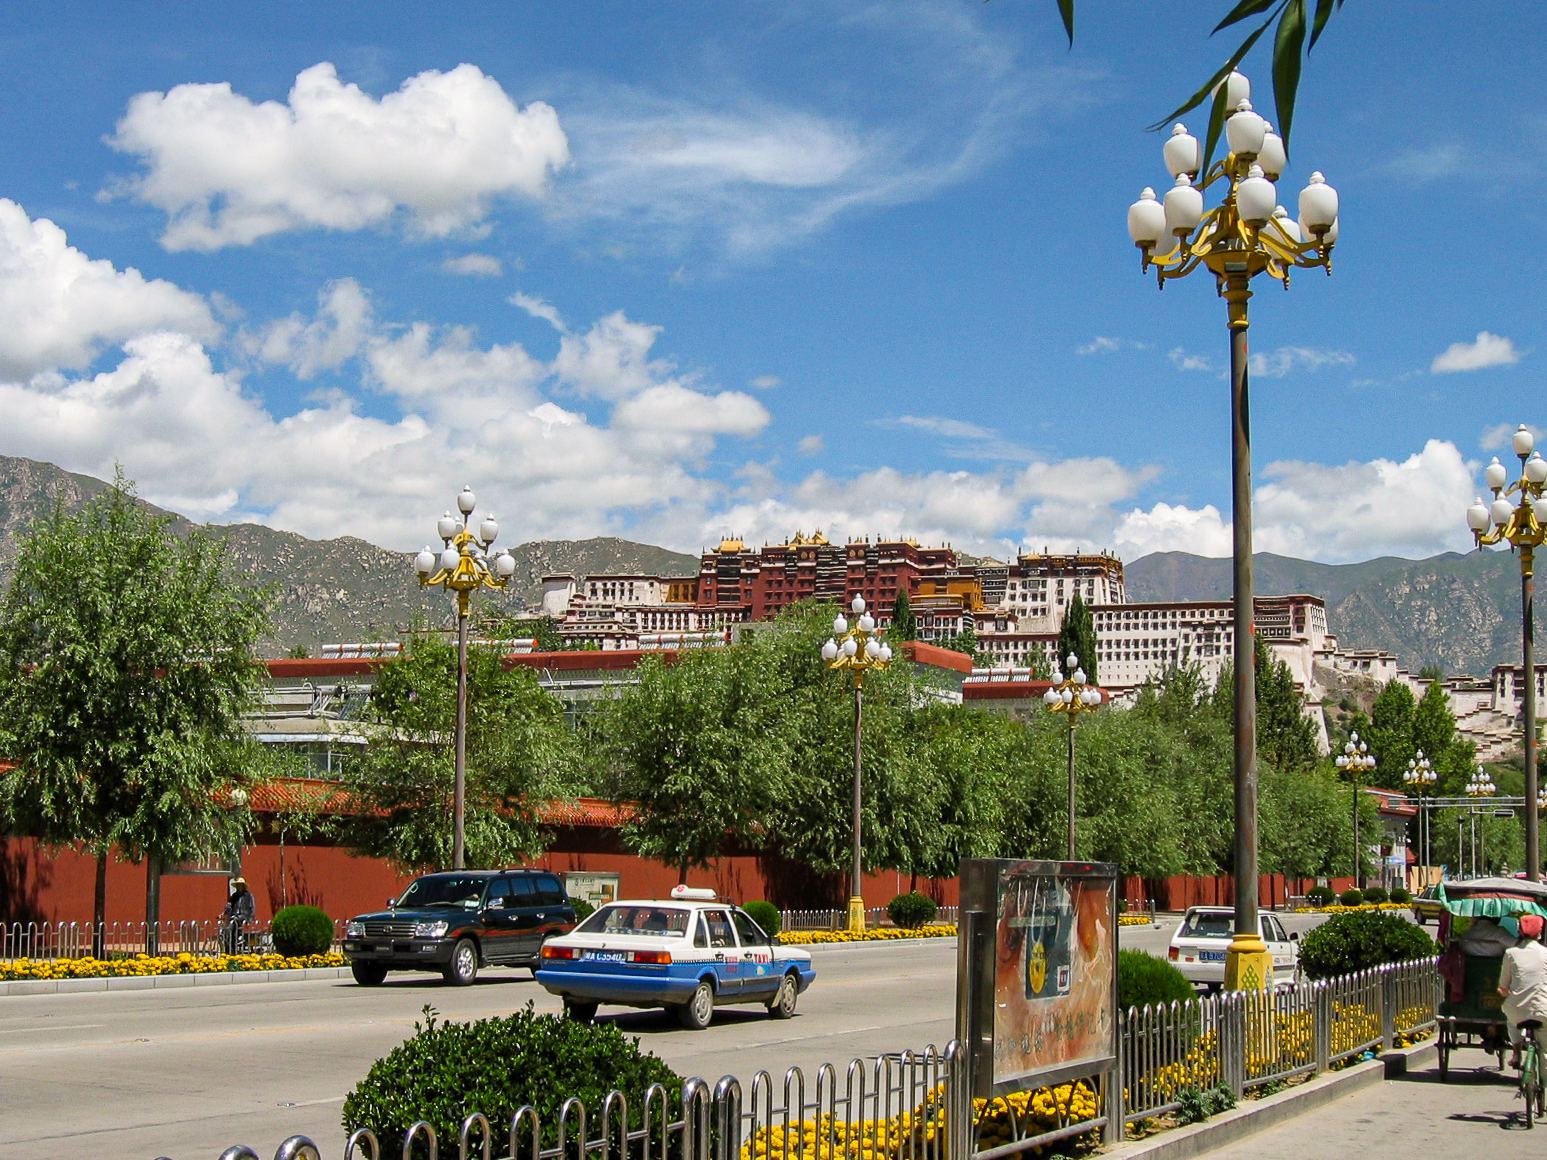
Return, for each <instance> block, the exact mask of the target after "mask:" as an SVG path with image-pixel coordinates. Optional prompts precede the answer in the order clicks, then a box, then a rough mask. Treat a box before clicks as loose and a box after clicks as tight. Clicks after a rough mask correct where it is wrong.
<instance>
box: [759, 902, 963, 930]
mask: <svg viewBox="0 0 1547 1160" xmlns="http://www.w3.org/2000/svg"><path fill="white" fill-rule="evenodd" d="M779 919H780V922H781V923H782V925H781V926H780V928H779V929H780V930H843V929H844V928H845V927H847V926H848V925H849V912H848V911H847V910H781V911H780V912H779ZM931 921H932V922H933V923H940V924H945V925H948V926H954V925H955V923H956V907H954V906H942V907H940V908H939V909H938V910H937V911H936V912H935V917H934V918H933V919H932V920H931ZM890 922H891V919H890V917H889V916H888V915H887V913H886V907H884V906H872V907H870V908H869V909H868V910H866V911H865V926H866V927H867V928H871V927H878V926H885V925H888V924H890Z"/></svg>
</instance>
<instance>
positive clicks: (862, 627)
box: [822, 596, 892, 932]
mask: <svg viewBox="0 0 1547 1160" xmlns="http://www.w3.org/2000/svg"><path fill="white" fill-rule="evenodd" d="M849 610H850V611H851V612H853V613H854V617H855V620H854V627H853V628H850V627H849V622H848V620H847V619H846V618H845V617H844V615H843V613H841V612H840V613H839V614H838V615H837V616H835V617H834V618H833V635H832V636H830V637H829V638H828V639H827V643H826V644H824V645H823V646H822V659H823V660H824V661H826V662H827V667H828V668H830V669H848V670H849V675H850V676H851V677H853V678H854V864H853V866H852V868H851V873H850V886H849V890H850V894H849V924H848V928H849V929H850V930H852V931H856V932H859V931H863V930H864V929H865V891H864V887H865V880H864V873H865V868H864V865H863V864H862V862H861V859H860V824H861V816H860V806H861V803H862V801H863V798H862V796H861V782H860V773H861V769H862V757H861V754H862V749H861V746H860V740H861V737H862V736H863V735H862V733H861V729H862V727H863V721H864V715H865V674H866V673H868V672H871V671H872V670H875V671H879V670H881V669H884V668H886V666H887V665H889V664H891V663H892V646H891V645H889V644H887V643H886V642H885V641H884V640H882V639H881V638H880V636H879V635H877V633H876V618H875V617H874V616H872V615H870V613H868V612H866V611H865V598H864V597H863V596H856V597H855V598H854V599H853V600H852V601H850V603H849Z"/></svg>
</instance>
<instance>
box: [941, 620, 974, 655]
mask: <svg viewBox="0 0 1547 1160" xmlns="http://www.w3.org/2000/svg"><path fill="white" fill-rule="evenodd" d="M936 643H937V644H939V646H940V647H941V648H948V649H950V650H951V651H952V652H959V653H966V654H967V655H968V656H969V657H974V658H976V656H977V655H978V630H977V627H976V626H975V625H974V624H973V623H972V618H971V617H970V616H963V617H962V630H961V631H960V632H958V633H956V634H955V635H954V636H944V637H941V638H940V639H939V640H938V641H937V642H936Z"/></svg>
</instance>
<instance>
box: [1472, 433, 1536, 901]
mask: <svg viewBox="0 0 1547 1160" xmlns="http://www.w3.org/2000/svg"><path fill="white" fill-rule="evenodd" d="M1510 445H1511V446H1512V447H1513V449H1514V452H1515V454H1516V455H1517V456H1519V457H1520V478H1519V479H1518V480H1516V481H1515V482H1514V483H1508V480H1509V472H1508V471H1507V470H1506V469H1505V467H1504V465H1503V464H1502V463H1500V462H1499V461H1498V459H1497V458H1495V459H1494V461H1493V462H1492V463H1490V464H1489V465H1488V469H1487V471H1485V472H1484V475H1485V477H1486V478H1487V480H1488V490H1489V491H1491V492H1493V503H1491V504H1485V503H1483V501H1482V500H1481V499H1475V500H1473V501H1472V506H1471V507H1469V508H1467V509H1466V522H1467V526H1468V527H1470V528H1471V529H1472V538H1473V539H1474V540H1476V541H1477V548H1478V550H1479V551H1481V550H1482V547H1483V545H1484V544H1497V543H1500V542H1503V541H1508V543H1509V544H1510V546H1511V547H1515V548H1519V549H1520V657H1521V659H1520V664H1521V669H1522V672H1521V680H1522V681H1523V682H1524V685H1525V689H1524V700H1523V702H1522V704H1521V722H1520V723H1521V726H1522V730H1523V733H1524V738H1523V743H1524V749H1525V767H1526V784H1525V797H1526V801H1530V800H1531V799H1532V798H1534V797H1536V795H1537V783H1536V658H1535V652H1536V633H1535V631H1534V629H1533V627H1532V618H1533V617H1534V616H1535V610H1534V608H1533V607H1532V606H1533V603H1534V595H1535V594H1534V591H1533V589H1534V580H1533V577H1532V572H1533V567H1534V563H1535V559H1534V557H1535V554H1536V547H1537V545H1538V544H1540V543H1542V541H1543V540H1544V539H1547V530H1544V528H1543V525H1542V514H1543V513H1542V510H1541V508H1542V504H1543V502H1544V501H1543V499H1542V485H1543V484H1544V483H1547V459H1543V458H1542V453H1541V452H1540V451H1537V450H1535V447H1536V439H1535V437H1534V436H1533V435H1532V434H1531V432H1530V431H1529V430H1527V429H1526V425H1525V424H1524V423H1522V424H1521V425H1520V429H1519V430H1518V431H1516V432H1515V434H1514V436H1513V437H1512V438H1511V439H1510ZM1506 484H1508V486H1506ZM1510 495H1518V496H1519V500H1518V502H1513V503H1512V502H1511V501H1510V500H1509V499H1507V498H1506V497H1507V496H1510ZM1490 528H1491V530H1490ZM1540 833H1541V831H1540V828H1539V826H1538V824H1537V818H1536V812H1535V811H1534V810H1527V811H1526V877H1527V878H1528V879H1530V880H1531V881H1532V882H1538V881H1540V880H1541V848H1540V845H1539V841H1538V839H1539V836H1540Z"/></svg>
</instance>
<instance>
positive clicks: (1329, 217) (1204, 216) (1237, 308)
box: [1128, 73, 1338, 990]
mask: <svg viewBox="0 0 1547 1160" xmlns="http://www.w3.org/2000/svg"><path fill="white" fill-rule="evenodd" d="M1221 84H1222V85H1224V86H1225V90H1224V100H1225V104H1226V107H1228V108H1230V109H1233V110H1234V112H1233V113H1232V114H1231V116H1230V118H1229V119H1228V120H1227V121H1226V122H1225V136H1226V139H1227V143H1228V145H1229V149H1230V152H1229V155H1228V156H1226V157H1225V159H1224V160H1223V161H1220V162H1217V163H1216V164H1215V165H1213V166H1212V167H1211V168H1210V169H1209V170H1208V171H1207V172H1201V171H1202V169H1203V150H1202V148H1201V147H1200V145H1199V143H1198V139H1197V138H1196V137H1194V136H1192V134H1190V133H1188V132H1187V129H1186V127H1185V126H1183V125H1177V126H1176V127H1175V128H1173V129H1172V130H1171V137H1170V139H1169V140H1167V141H1166V143H1165V148H1164V155H1165V162H1166V168H1167V169H1169V170H1170V172H1171V176H1172V177H1173V178H1175V184H1174V185H1173V186H1172V188H1171V189H1169V190H1167V191H1166V195H1165V200H1164V201H1163V202H1162V201H1160V200H1157V199H1156V197H1155V191H1154V190H1152V189H1146V190H1144V192H1143V193H1142V194H1140V196H1139V200H1138V201H1136V202H1135V203H1134V204H1133V205H1132V206H1130V207H1129V210H1128V233H1129V236H1130V237H1132V238H1133V241H1134V244H1135V245H1136V246H1138V247H1139V252H1140V256H1141V258H1142V266H1141V268H1142V269H1144V270H1148V269H1149V268H1150V266H1152V265H1153V266H1154V267H1155V273H1156V279H1157V281H1158V282H1159V284H1160V286H1161V287H1162V288H1164V287H1165V284H1166V283H1167V282H1168V281H1170V280H1171V279H1173V278H1181V277H1185V276H1186V275H1188V274H1190V273H1192V272H1193V271H1194V270H1196V269H1198V268H1200V267H1206V268H1207V269H1208V271H1209V272H1210V273H1211V274H1213V275H1214V281H1215V286H1216V288H1217V290H1218V292H1219V295H1220V297H1222V298H1224V299H1225V301H1226V303H1227V304H1228V307H1229V329H1230V415H1231V490H1232V513H1233V514H1232V530H1233V545H1232V549H1233V556H1234V560H1233V575H1234V585H1233V586H1234V598H1233V606H1234V617H1235V645H1234V657H1235V663H1234V669H1235V937H1234V938H1233V939H1232V940H1231V942H1230V949H1229V954H1228V956H1227V959H1226V963H1225V985H1226V986H1227V987H1230V988H1231V989H1233V990H1235V989H1248V990H1250V989H1257V988H1264V987H1271V986H1272V985H1273V962H1272V957H1271V956H1270V955H1269V954H1268V948H1267V944H1266V943H1264V942H1263V941H1262V936H1261V934H1260V932H1259V931H1258V929H1257V754H1256V751H1257V682H1256V673H1255V672H1254V661H1255V650H1254V648H1253V636H1254V625H1253V619H1252V618H1253V606H1252V470H1251V434H1250V430H1251V429H1250V417H1249V413H1250V408H1249V406H1248V399H1247V374H1246V363H1247V357H1246V356H1247V350H1246V329H1247V326H1248V325H1249V323H1248V319H1247V309H1246V304H1247V301H1248V299H1250V298H1251V296H1252V291H1251V280H1252V279H1253V278H1254V277H1256V276H1257V275H1258V274H1263V273H1266V274H1268V275H1269V276H1270V277H1272V278H1275V279H1277V280H1279V281H1281V282H1283V283H1284V285H1285V286H1288V284H1289V273H1290V271H1291V270H1292V269H1294V268H1295V267H1300V268H1312V267H1322V268H1324V269H1326V270H1327V271H1328V272H1329V273H1330V272H1331V268H1332V264H1331V254H1332V244H1333V242H1334V241H1336V240H1337V233H1338V195H1337V191H1336V190H1334V189H1333V188H1332V187H1331V186H1330V185H1328V184H1327V183H1326V181H1325V179H1324V178H1323V177H1322V175H1321V174H1320V173H1313V174H1311V179H1310V184H1309V185H1307V186H1306V188H1305V189H1304V190H1303V191H1302V192H1301V194H1300V200H1299V206H1298V208H1299V211H1300V218H1299V220H1298V221H1296V220H1295V219H1293V218H1291V217H1290V216H1289V212H1288V211H1287V210H1286V209H1284V208H1283V207H1282V206H1279V205H1277V204H1276V203H1277V200H1278V194H1277V191H1276V190H1275V188H1274V185H1273V183H1274V181H1276V180H1277V179H1278V177H1279V176H1280V175H1281V174H1282V173H1283V171H1284V167H1285V165H1286V164H1287V160H1288V159H1287V155H1286V153H1285V149H1284V142H1283V140H1282V139H1281V138H1280V137H1279V136H1278V134H1276V133H1274V132H1272V128H1271V126H1269V125H1268V123H1267V122H1266V121H1264V120H1263V119H1262V118H1261V117H1260V116H1258V115H1257V114H1256V113H1254V112H1253V111H1252V106H1251V100H1250V99H1249V98H1250V97H1251V84H1250V82H1249V81H1248V80H1247V79H1246V78H1245V77H1244V76H1242V75H1241V74H1240V73H1231V74H1230V75H1229V76H1228V77H1226V78H1225V80H1224V81H1222V82H1221ZM1216 182H1223V183H1225V187H1226V192H1225V195H1224V198H1223V200H1222V202H1221V203H1220V204H1219V205H1218V206H1216V207H1215V208H1214V209H1212V210H1210V211H1208V212H1207V213H1205V212H1204V208H1203V191H1204V190H1205V189H1207V188H1208V187H1209V186H1210V185H1213V184H1214V183H1216Z"/></svg>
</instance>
